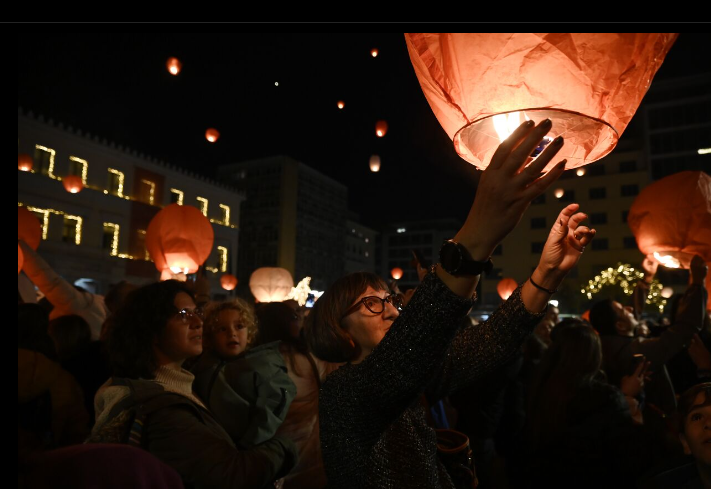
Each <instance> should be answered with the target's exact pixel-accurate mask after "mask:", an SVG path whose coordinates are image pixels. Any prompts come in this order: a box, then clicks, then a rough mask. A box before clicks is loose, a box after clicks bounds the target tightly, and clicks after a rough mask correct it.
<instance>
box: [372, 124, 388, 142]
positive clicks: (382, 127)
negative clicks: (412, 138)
mask: <svg viewBox="0 0 711 489" xmlns="http://www.w3.org/2000/svg"><path fill="white" fill-rule="evenodd" d="M387 133H388V123H387V122H385V121H378V122H376V123H375V135H376V136H378V137H379V138H382V137H383V136H385V135H386V134H387Z"/></svg>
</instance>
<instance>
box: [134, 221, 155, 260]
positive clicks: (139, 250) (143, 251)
mask: <svg viewBox="0 0 711 489" xmlns="http://www.w3.org/2000/svg"><path fill="white" fill-rule="evenodd" d="M133 252H134V253H135V256H136V257H139V256H142V257H143V258H144V259H145V260H151V254H150V253H148V249H147V248H146V230H145V229H136V244H135V248H134V249H133Z"/></svg>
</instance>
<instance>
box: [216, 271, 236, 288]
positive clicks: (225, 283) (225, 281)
mask: <svg viewBox="0 0 711 489" xmlns="http://www.w3.org/2000/svg"><path fill="white" fill-rule="evenodd" d="M220 285H221V286H222V288H223V289H225V290H234V289H235V287H237V277H235V276H234V275H232V274H231V273H225V274H224V275H223V276H222V277H220Z"/></svg>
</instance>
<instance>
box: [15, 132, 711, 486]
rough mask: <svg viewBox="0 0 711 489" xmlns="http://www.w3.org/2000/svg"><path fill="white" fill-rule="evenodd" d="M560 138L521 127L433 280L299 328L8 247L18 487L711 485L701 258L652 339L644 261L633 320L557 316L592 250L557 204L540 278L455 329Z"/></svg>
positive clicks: (349, 292)
mask: <svg viewBox="0 0 711 489" xmlns="http://www.w3.org/2000/svg"><path fill="white" fill-rule="evenodd" d="M550 128H551V124H550V121H548V120H546V121H543V122H541V123H539V124H537V125H536V124H534V123H533V122H530V121H529V122H526V123H524V124H522V125H521V126H520V127H519V128H518V129H517V130H516V131H514V133H513V134H512V135H511V136H510V137H509V138H508V139H507V140H506V141H504V142H503V143H502V144H501V145H500V146H499V148H498V150H497V151H496V153H495V155H494V156H493V158H492V160H491V163H490V165H489V166H488V167H487V169H486V170H485V171H484V172H483V174H482V175H481V179H480V183H479V187H478V188H477V193H476V198H475V200H474V203H473V205H472V207H471V210H470V212H469V215H468V218H467V219H466V221H465V223H464V225H463V226H462V228H461V229H460V231H459V232H458V233H457V234H456V236H454V237H453V239H452V240H450V241H449V242H448V243H447V244H446V245H445V246H443V253H442V254H441V256H440V263H438V264H437V265H435V266H433V267H432V268H431V269H428V270H426V269H423V268H419V269H418V272H419V275H420V277H421V283H420V285H419V286H418V287H417V288H416V289H415V290H411V291H406V292H405V293H404V294H399V293H396V292H394V291H393V290H391V287H389V286H388V284H386V283H385V282H384V281H383V280H382V279H381V278H380V277H379V276H377V275H376V274H374V273H372V272H370V271H364V272H359V273H354V274H350V275H347V276H344V277H342V278H340V279H339V280H337V281H336V282H335V283H334V284H332V285H331V286H330V287H329V288H328V289H327V290H326V292H325V293H324V294H323V295H322V296H321V297H320V298H319V299H318V301H317V302H316V303H315V305H314V307H313V308H312V309H310V310H309V309H305V308H303V307H300V306H299V305H298V304H297V303H296V302H294V301H285V302H279V303H264V304H251V303H249V302H247V301H246V300H244V299H240V298H233V299H229V300H226V301H221V302H219V301H217V302H215V301H210V300H209V297H207V296H206V295H205V293H204V291H203V290H201V289H199V287H198V288H196V287H191V285H190V284H189V283H184V282H178V281H175V280H167V281H163V282H155V283H151V284H148V285H143V286H140V287H137V286H135V285H132V284H129V283H126V282H122V283H119V284H117V285H116V286H115V287H114V288H113V289H112V290H111V291H110V292H109V293H108V294H107V295H106V297H103V296H100V295H97V294H92V293H90V292H88V291H86V290H81V289H80V288H77V287H75V286H73V285H71V284H69V283H68V282H66V281H65V280H64V279H62V277H60V276H58V275H57V274H56V273H54V271H53V270H52V269H51V267H49V266H48V265H47V263H46V262H45V261H44V260H43V259H42V258H41V256H40V255H39V254H38V253H37V252H36V251H34V250H33V249H32V248H31V247H29V246H27V245H26V244H25V243H24V242H23V241H22V240H20V242H19V244H20V246H21V247H22V250H23V252H24V257H25V261H24V266H23V271H24V275H20V279H19V280H21V279H24V277H25V276H26V277H27V279H29V280H30V281H31V282H32V284H34V287H30V288H28V287H26V286H23V285H19V286H18V457H19V458H18V460H19V462H18V485H19V486H20V487H46V486H49V485H53V486H72V487H90V486H91V487H127V486H133V487H195V488H208V487H209V488H212V487H215V488H265V487H276V488H324V487H331V488H365V487H378V488H380V487H383V488H384V487H392V488H415V487H423V488H440V487H441V488H463V487H468V488H474V487H479V488H481V489H486V488H517V487H523V488H525V487H596V488H598V487H627V488H629V487H649V488H658V487H659V488H662V487H669V488H671V487H675V488H676V487H689V488H691V487H711V353H709V351H710V350H711V319H710V317H709V314H708V311H707V309H706V303H707V300H708V293H707V291H706V290H705V288H704V279H705V276H706V274H707V272H708V270H707V267H706V265H705V264H704V263H703V261H702V260H701V259H700V258H698V257H696V258H694V260H693V261H692V263H691V270H690V277H691V279H690V284H689V286H688V288H687V289H686V291H685V292H684V293H683V294H679V295H678V296H676V297H675V298H674V300H673V302H672V305H671V308H670V310H671V311H670V314H669V316H668V324H667V325H666V326H662V325H660V324H647V322H646V321H645V320H643V319H642V310H641V309H642V305H643V302H642V301H640V300H639V298H640V297H644V296H645V295H646V292H647V290H648V288H649V284H650V283H651V280H652V278H653V277H654V274H655V273H656V265H655V264H654V262H652V261H651V260H645V262H644V264H643V268H644V270H645V274H644V278H643V279H642V280H640V281H639V283H638V284H637V285H636V290H635V294H633V300H632V302H631V304H630V305H624V304H621V303H619V302H616V301H614V300H610V299H603V300H599V301H598V302H597V303H595V304H594V305H593V307H592V308H591V309H590V314H589V321H587V320H584V319H582V318H581V317H568V318H565V319H563V320H561V319H560V317H559V311H558V309H557V308H556V307H554V306H552V305H550V304H549V300H550V299H551V296H552V295H553V294H554V293H555V292H556V290H557V288H558V286H559V285H560V284H561V282H562V281H563V279H564V278H565V276H566V274H567V273H568V272H569V271H570V270H571V269H573V268H574V267H575V266H576V264H577V263H578V260H579V259H580V257H581V256H582V254H583V253H584V251H585V247H586V246H587V245H588V244H589V243H590V242H591V241H592V240H593V239H594V237H595V234H596V231H595V230H594V229H591V228H589V227H588V226H587V225H585V224H584V221H585V219H586V217H587V216H586V215H585V214H584V213H583V212H581V211H580V209H579V206H578V205H577V204H571V205H568V206H567V207H565V208H564V209H563V210H562V211H561V212H560V214H559V216H558V217H557V219H556V221H555V223H554V225H553V227H552V228H551V230H550V233H549V236H548V239H547V241H546V243H545V245H544V248H543V251H542V253H541V257H540V260H539V263H538V265H537V267H536V268H535V269H534V271H533V272H532V274H531V276H530V277H528V278H527V279H526V280H525V281H524V282H523V283H521V284H520V285H519V287H518V288H517V289H516V291H514V293H513V294H512V295H511V296H510V297H509V299H508V300H506V301H505V302H504V303H503V304H502V305H501V307H500V308H499V309H498V310H497V311H496V312H495V313H494V314H492V315H491V317H490V318H489V319H487V320H486V321H484V322H482V323H481V324H477V323H476V321H473V320H471V319H470V318H469V315H468V314H469V312H470V311H471V309H472V307H473V305H474V303H475V301H476V294H475V291H476V287H477V284H478V280H479V277H480V274H481V273H482V272H483V271H484V270H486V269H487V266H489V267H490V265H491V262H490V257H491V255H492V254H493V251H494V249H495V248H496V247H497V245H499V243H500V242H501V241H502V240H503V238H504V237H505V236H506V235H507V234H508V233H509V232H510V231H511V230H512V229H513V228H514V227H515V226H516V225H517V223H518V222H519V220H520V219H521V216H522V214H523V212H524V211H525V210H526V208H527V207H528V205H529V204H530V202H531V201H532V200H533V199H534V198H536V197H537V196H538V195H540V194H541V193H543V192H544V191H545V190H546V189H547V188H548V187H549V186H550V185H551V184H552V183H553V182H555V181H556V179H557V178H558V177H560V175H561V174H562V172H563V171H564V166H565V162H564V161H563V162H560V163H558V164H557V165H556V166H555V167H554V168H553V170H551V171H549V172H547V173H545V174H542V173H541V172H542V170H543V168H545V167H546V165H548V163H549V162H551V161H552V159H553V158H554V157H555V155H556V153H557V152H558V150H559V149H560V147H561V146H562V138H557V139H555V140H553V141H552V142H551V143H550V144H548V145H547V147H546V148H545V149H544V150H543V152H542V153H540V155H538V156H537V157H536V158H535V159H533V160H532V159H531V158H530V157H529V155H531V153H532V152H533V151H534V150H535V149H536V148H537V147H538V146H539V144H540V143H541V141H542V139H543V137H544V136H545V135H546V134H547V133H548V132H549V130H550ZM445 249H446V252H445V251H444V250H445ZM35 287H36V288H37V289H38V290H39V291H40V292H41V294H42V296H43V299H42V300H41V301H37V300H36V296H33V294H34V288H35ZM581 312H582V311H581Z"/></svg>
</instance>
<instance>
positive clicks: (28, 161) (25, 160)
mask: <svg viewBox="0 0 711 489" xmlns="http://www.w3.org/2000/svg"><path fill="white" fill-rule="evenodd" d="M17 169H18V170H20V171H31V170H32V157H31V156H30V155H28V154H26V153H22V154H19V155H17Z"/></svg>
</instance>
